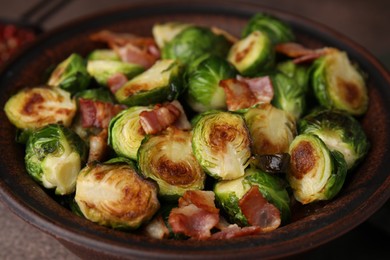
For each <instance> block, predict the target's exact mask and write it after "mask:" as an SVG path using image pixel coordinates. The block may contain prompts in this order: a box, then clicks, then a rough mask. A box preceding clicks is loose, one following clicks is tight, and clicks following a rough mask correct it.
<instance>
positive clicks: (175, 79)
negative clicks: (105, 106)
mask: <svg viewBox="0 0 390 260" xmlns="http://www.w3.org/2000/svg"><path fill="white" fill-rule="evenodd" d="M182 87H183V84H182V69H181V66H180V65H179V63H178V62H177V61H176V60H159V61H157V62H156V63H155V64H154V65H153V66H152V67H151V68H149V69H148V70H146V71H145V72H143V73H141V74H140V75H138V76H136V77H135V78H133V79H132V80H130V81H129V82H127V83H126V84H125V85H123V86H122V87H121V88H120V89H119V90H118V91H117V92H115V97H116V99H117V100H118V101H119V102H120V103H123V104H125V105H128V106H142V105H150V104H157V103H162V102H164V101H171V100H174V99H176V98H177V97H178V95H179V94H180V93H181V92H182Z"/></svg>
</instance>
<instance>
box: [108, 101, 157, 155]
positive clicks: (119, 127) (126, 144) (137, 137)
mask: <svg viewBox="0 0 390 260" xmlns="http://www.w3.org/2000/svg"><path fill="white" fill-rule="evenodd" d="M150 110H151V109H150V108H147V107H142V106H135V107H130V108H128V109H126V110H124V111H122V112H120V113H119V114H118V115H116V116H115V117H114V118H113V119H111V121H110V124H109V126H108V145H110V146H111V147H112V148H113V149H114V151H115V152H116V154H117V155H119V156H124V157H127V158H130V159H133V160H136V159H137V153H138V149H139V147H140V145H141V142H142V140H143V139H144V137H145V132H144V130H143V129H142V126H141V123H140V116H139V115H140V113H141V112H142V111H150Z"/></svg>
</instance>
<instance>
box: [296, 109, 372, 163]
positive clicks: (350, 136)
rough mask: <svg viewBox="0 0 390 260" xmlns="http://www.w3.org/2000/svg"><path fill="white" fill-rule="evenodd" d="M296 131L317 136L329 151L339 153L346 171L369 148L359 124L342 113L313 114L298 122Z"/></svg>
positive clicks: (322, 112) (327, 111)
mask: <svg viewBox="0 0 390 260" xmlns="http://www.w3.org/2000/svg"><path fill="white" fill-rule="evenodd" d="M298 129H299V132H300V133H304V134H315V135H317V136H318V137H319V138H321V140H322V141H324V143H325V144H326V146H327V147H328V148H329V149H330V150H332V151H333V150H337V151H339V152H341V153H342V154H343V155H344V158H345V161H346V162H347V165H348V169H351V168H353V167H354V166H355V165H356V164H357V163H358V162H359V161H360V160H361V159H362V158H363V157H364V156H365V155H366V154H367V152H368V149H369V146H370V144H369V141H368V139H367V136H366V134H365V133H364V131H363V129H362V126H361V125H360V123H359V122H358V121H357V120H356V119H355V118H353V117H352V116H350V115H348V114H347V113H346V112H342V111H335V110H320V111H316V112H313V113H311V114H309V115H307V116H305V117H304V118H303V119H302V120H300V121H299V122H298Z"/></svg>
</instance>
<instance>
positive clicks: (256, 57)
mask: <svg viewBox="0 0 390 260" xmlns="http://www.w3.org/2000/svg"><path fill="white" fill-rule="evenodd" d="M227 59H228V61H229V62H230V63H232V64H233V65H234V66H235V67H236V69H237V70H238V71H239V72H240V74H241V75H243V76H247V77H253V76H257V75H261V74H264V73H265V72H267V71H268V70H270V69H271V68H272V67H273V65H274V61H275V51H274V48H273V46H272V44H271V41H270V40H269V39H268V36H267V35H265V34H264V33H261V32H259V31H254V32H252V33H251V34H249V35H248V36H246V37H245V38H243V39H241V40H239V41H238V42H236V43H235V44H234V45H233V46H232V47H231V49H230V51H229V54H228V58H227Z"/></svg>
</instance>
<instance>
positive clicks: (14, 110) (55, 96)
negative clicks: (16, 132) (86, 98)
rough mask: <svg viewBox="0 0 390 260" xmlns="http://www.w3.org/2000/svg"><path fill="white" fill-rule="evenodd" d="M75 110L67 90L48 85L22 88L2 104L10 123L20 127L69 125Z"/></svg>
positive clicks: (73, 102)
mask: <svg viewBox="0 0 390 260" xmlns="http://www.w3.org/2000/svg"><path fill="white" fill-rule="evenodd" d="M76 110H77V106H76V102H75V100H74V99H72V98H71V97H70V94H69V93H68V92H66V91H64V90H61V89H51V88H48V87H36V88H28V89H23V90H21V91H19V92H18V93H17V94H15V95H13V96H12V97H11V98H10V99H9V100H8V101H7V103H6V104H5V106H4V111H5V113H6V115H7V117H8V119H9V120H10V121H11V123H12V124H14V125H15V126H16V127H17V128H22V129H36V128H39V127H43V126H45V125H48V124H54V123H61V124H63V125H65V126H69V125H70V124H71V123H72V119H73V117H74V115H75V114H76Z"/></svg>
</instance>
